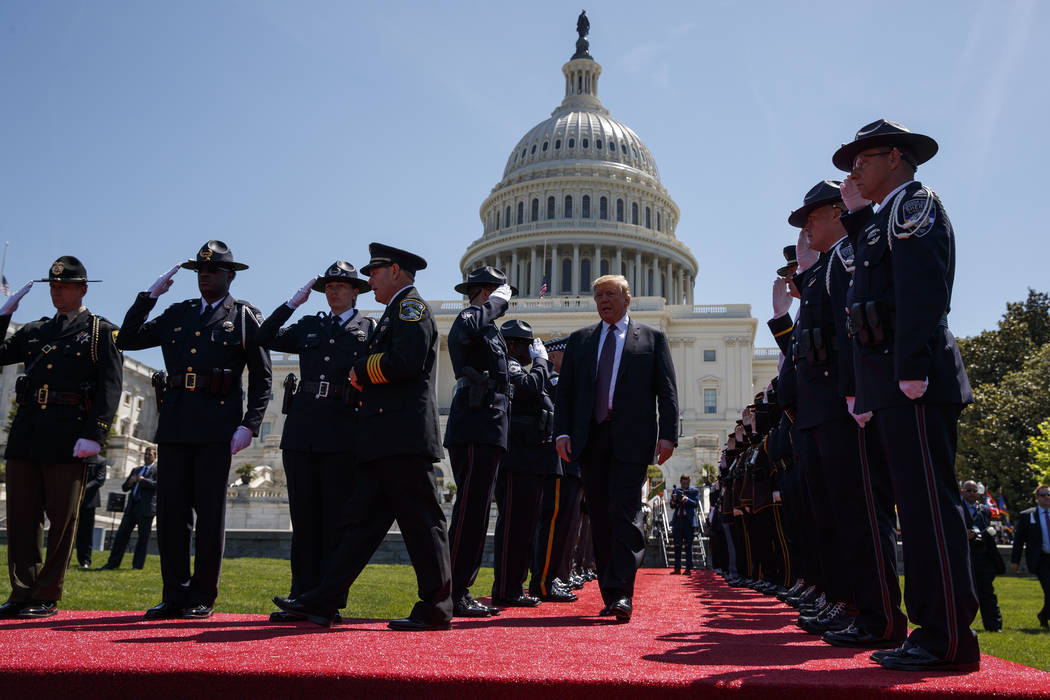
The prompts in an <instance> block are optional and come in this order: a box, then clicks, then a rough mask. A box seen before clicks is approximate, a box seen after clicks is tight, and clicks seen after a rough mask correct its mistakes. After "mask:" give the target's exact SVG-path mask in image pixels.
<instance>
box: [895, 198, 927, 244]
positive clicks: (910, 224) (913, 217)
mask: <svg viewBox="0 0 1050 700" xmlns="http://www.w3.org/2000/svg"><path fill="white" fill-rule="evenodd" d="M919 193H922V195H921V196H919ZM931 205H932V200H931V199H930V197H929V195H927V194H926V191H925V190H919V192H916V196H915V197H912V198H911V199H909V200H908V201H907V202H905V203H904V205H903V206H902V207H901V211H902V218H903V219H904V221H902V222H900V224H899V228H901V229H903V230H904V231H912V234H911V235H914V236H915V237H916V238H922V237H923V236H925V235H926V234H927V233H929V232H930V230H931V229H932V228H933V225H934V223H936V221H937V207H935V206H931ZM906 235H908V234H904V233H900V234H897V237H898V238H904V237H905V236H906Z"/></svg>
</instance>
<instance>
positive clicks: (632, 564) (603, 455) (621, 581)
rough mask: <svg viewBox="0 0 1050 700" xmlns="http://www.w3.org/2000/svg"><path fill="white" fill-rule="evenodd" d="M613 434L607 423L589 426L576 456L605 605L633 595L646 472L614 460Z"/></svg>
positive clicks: (642, 466)
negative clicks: (589, 516) (587, 436)
mask: <svg viewBox="0 0 1050 700" xmlns="http://www.w3.org/2000/svg"><path fill="white" fill-rule="evenodd" d="M612 430H613V429H612V421H606V422H604V423H600V424H595V425H592V426H591V433H590V438H589V439H588V441H587V446H586V447H585V448H584V450H583V454H582V455H581V457H580V467H581V470H582V472H583V488H584V491H585V493H586V494H587V508H588V510H589V511H590V514H591V540H592V541H593V542H594V559H595V562H596V563H597V565H598V586H599V588H600V589H601V592H602V599H603V600H604V601H605V603H606V605H610V604H612V603H614V602H616V601H617V600H619V599H620V598H621V597H622V596H627V597H631V596H633V595H634V579H635V575H636V573H637V571H638V567H639V566H641V564H642V558H643V557H644V556H645V532H644V530H643V529H642V496H641V494H642V484H644V483H645V479H646V470H647V469H648V465H647V464H635V463H633V462H624V461H622V460H620V459H618V458H617V456H616V453H615V451H614V450H613V439H612V438H613V433H612Z"/></svg>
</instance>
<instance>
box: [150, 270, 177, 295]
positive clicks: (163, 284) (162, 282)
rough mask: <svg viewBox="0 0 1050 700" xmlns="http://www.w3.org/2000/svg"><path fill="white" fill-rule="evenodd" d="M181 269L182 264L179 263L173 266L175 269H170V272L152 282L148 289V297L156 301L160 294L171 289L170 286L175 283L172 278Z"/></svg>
mask: <svg viewBox="0 0 1050 700" xmlns="http://www.w3.org/2000/svg"><path fill="white" fill-rule="evenodd" d="M181 267H182V263H179V264H177V265H175V267H173V268H171V269H170V270H168V271H167V272H165V273H164V274H163V275H161V276H160V277H158V278H157V281H156V282H154V283H153V284H152V285H151V286H150V288H149V295H150V298H151V299H156V298H158V297H160V295H161V294H163V293H164V292H166V291H168V290H169V289H171V285H172V284H174V283H175V280H173V279H172V277H174V276H175V273H176V272H178V271H179V268H181Z"/></svg>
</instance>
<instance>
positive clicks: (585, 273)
mask: <svg viewBox="0 0 1050 700" xmlns="http://www.w3.org/2000/svg"><path fill="white" fill-rule="evenodd" d="M589 291H591V259H590V258H584V259H583V260H581V261H580V294H585V293H587V292H589Z"/></svg>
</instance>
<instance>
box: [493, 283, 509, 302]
mask: <svg viewBox="0 0 1050 700" xmlns="http://www.w3.org/2000/svg"><path fill="white" fill-rule="evenodd" d="M492 296H494V297H496V298H497V299H502V300H503V301H510V296H511V292H510V285H509V284H501V285H500V286H498V287H496V291H494V292H492Z"/></svg>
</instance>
